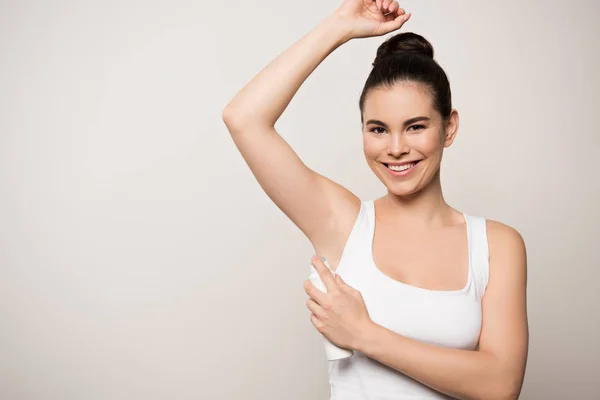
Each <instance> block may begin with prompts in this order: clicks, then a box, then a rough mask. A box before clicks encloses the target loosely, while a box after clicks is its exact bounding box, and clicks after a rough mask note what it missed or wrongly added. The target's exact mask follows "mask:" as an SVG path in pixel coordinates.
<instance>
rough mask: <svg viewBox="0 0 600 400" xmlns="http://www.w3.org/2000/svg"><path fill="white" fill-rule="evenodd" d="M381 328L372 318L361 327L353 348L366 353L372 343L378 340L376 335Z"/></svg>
mask: <svg viewBox="0 0 600 400" xmlns="http://www.w3.org/2000/svg"><path fill="white" fill-rule="evenodd" d="M381 328H382V327H381V326H380V325H377V324H376V323H375V322H373V321H372V320H369V321H368V322H366V323H365V324H364V325H363V326H362V327H361V328H360V329H359V331H358V334H357V335H356V337H355V341H354V344H353V346H352V348H353V349H354V350H358V351H360V352H361V353H365V354H366V353H367V351H368V349H369V348H370V346H371V344H372V343H374V342H376V337H377V335H378V332H379V330H380V329H381Z"/></svg>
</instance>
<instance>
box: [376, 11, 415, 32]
mask: <svg viewBox="0 0 600 400" xmlns="http://www.w3.org/2000/svg"><path fill="white" fill-rule="evenodd" d="M410 16H411V14H410V13H406V14H402V15H398V16H397V17H396V18H394V19H393V20H392V21H388V22H384V23H382V24H381V28H382V29H383V30H384V31H385V33H390V32H393V31H395V30H397V29H400V28H401V27H402V25H404V23H405V22H406V21H408V20H409V18H410ZM385 33H384V34H385Z"/></svg>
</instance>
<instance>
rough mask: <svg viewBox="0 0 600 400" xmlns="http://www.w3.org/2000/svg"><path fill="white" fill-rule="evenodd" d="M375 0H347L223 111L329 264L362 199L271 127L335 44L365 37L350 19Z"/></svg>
mask: <svg viewBox="0 0 600 400" xmlns="http://www.w3.org/2000/svg"><path fill="white" fill-rule="evenodd" d="M365 4H366V5H365ZM374 4H375V3H374V1H368V0H345V1H344V3H343V4H342V6H341V7H340V9H338V10H336V12H334V13H333V14H332V15H330V16H329V17H327V18H325V19H324V20H323V21H321V22H320V23H319V24H318V25H317V26H316V27H315V28H314V29H312V30H311V31H310V32H308V33H307V34H306V35H305V36H304V37H302V38H301V39H300V40H298V41H297V42H296V43H295V44H294V45H293V46H291V47H290V48H289V49H287V50H286V51H285V52H283V53H282V54H280V55H279V56H278V57H277V58H275V59H274V60H273V61H272V62H271V63H270V64H268V65H267V66H266V67H265V68H264V69H263V70H261V71H260V73H259V74H258V75H256V76H255V77H254V78H253V79H252V80H251V81H250V82H249V83H248V84H247V85H246V86H245V87H244V88H243V89H242V90H241V91H240V92H239V93H238V94H237V95H236V96H235V97H234V98H233V99H232V100H231V101H230V102H229V104H227V106H226V107H225V109H224V110H223V121H224V122H225V124H226V125H227V128H228V129H229V132H230V133H231V136H232V138H233V140H234V142H235V145H236V146H237V148H238V149H239V151H240V153H241V154H242V156H243V158H244V160H245V161H246V163H247V164H248V166H249V167H250V170H251V171H252V173H253V174H254V176H255V177H256V179H257V181H258V182H259V184H260V185H261V187H262V188H263V190H264V191H265V192H266V194H267V195H268V196H269V198H270V199H271V200H273V202H274V203H275V204H276V205H277V206H278V207H279V208H280V209H281V210H282V211H283V212H284V213H285V214H286V215H287V216H288V217H289V218H290V219H291V220H292V222H294V223H295V224H296V225H297V226H298V228H300V230H301V231H302V232H303V233H304V234H305V235H306V236H307V237H308V238H309V240H310V241H311V242H312V244H313V246H314V247H315V249H316V251H317V253H318V254H322V255H325V256H326V257H327V258H328V259H330V262H331V265H332V268H335V267H334V265H336V264H337V260H336V259H337V257H338V256H339V255H341V254H339V253H341V250H342V249H341V245H343V243H342V240H341V238H340V232H345V233H349V230H350V229H351V226H350V225H351V224H352V223H353V221H354V219H355V218H356V215H357V213H358V208H359V207H360V200H359V199H358V198H357V197H356V196H355V195H354V194H352V193H351V192H350V191H348V190H347V189H345V188H344V187H342V186H341V185H338V184H337V183H335V182H333V181H331V180H329V179H327V178H325V177H324V176H322V175H320V174H318V173H316V172H315V171H313V170H311V169H309V168H308V167H307V166H306V165H305V164H304V163H303V162H302V160H301V159H300V158H299V157H298V155H297V154H296V153H295V152H294V150H293V149H292V148H291V147H290V146H289V145H288V144H287V142H286V141H285V140H284V139H283V138H282V137H281V136H279V134H278V133H277V132H276V130H275V128H274V125H275V122H276V121H277V119H278V118H279V117H280V116H281V114H282V113H283V111H284V110H285V108H286V107H287V105H288V104H289V102H290V101H291V99H292V97H293V96H294V94H295V93H296V92H297V90H298V89H299V87H300V86H301V85H302V83H303V82H304V81H305V80H306V78H307V77H308V76H309V75H310V74H311V73H312V71H314V70H315V69H316V68H317V66H318V65H319V64H320V63H321V62H322V61H323V60H324V59H325V58H326V57H327V56H328V55H329V54H330V53H331V52H333V51H334V50H335V49H336V48H337V47H339V46H341V45H342V44H343V43H345V42H347V41H349V40H350V39H352V38H354V37H361V36H360V35H361V31H360V30H357V29H356V26H355V24H353V22H354V21H356V18H358V17H360V18H363V19H364V15H365V14H368V13H369V12H373V5H374ZM369 7H370V8H369ZM381 17H382V18H383V19H384V20H386V19H389V17H383V14H382V15H381ZM399 18H400V17H399ZM365 22H366V23H365ZM400 22H402V21H400V19H398V21H397V22H396V24H395V25H394V26H392V25H391V24H390V23H383V24H382V23H381V22H380V21H377V20H376V19H375V18H372V21H369V20H367V19H365V20H364V21H363V25H364V26H363V31H364V29H365V28H370V29H371V30H373V31H374V32H377V33H380V34H383V33H387V32H388V31H390V30H393V29H397V28H398V27H399V26H401V23H400ZM375 28H377V29H378V30H376V29H375ZM344 236H345V235H344ZM344 239H345V237H344ZM332 252H334V254H332Z"/></svg>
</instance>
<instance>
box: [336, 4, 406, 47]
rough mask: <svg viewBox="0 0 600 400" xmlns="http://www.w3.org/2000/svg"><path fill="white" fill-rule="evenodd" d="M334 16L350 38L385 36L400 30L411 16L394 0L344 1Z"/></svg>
mask: <svg viewBox="0 0 600 400" xmlns="http://www.w3.org/2000/svg"><path fill="white" fill-rule="evenodd" d="M335 14H336V15H337V16H338V17H340V18H341V21H343V23H344V24H345V25H346V28H347V29H348V30H349V31H350V36H351V37H352V38H365V37H371V36H382V35H385V34H387V33H390V32H393V31H395V30H397V29H400V27H401V26H402V25H404V23H405V22H406V21H408V19H409V18H410V16H411V14H410V13H406V12H405V11H404V9H402V8H400V5H399V4H398V2H397V1H395V0H344V2H343V3H342V5H341V6H340V8H338V9H337V10H336V11H335Z"/></svg>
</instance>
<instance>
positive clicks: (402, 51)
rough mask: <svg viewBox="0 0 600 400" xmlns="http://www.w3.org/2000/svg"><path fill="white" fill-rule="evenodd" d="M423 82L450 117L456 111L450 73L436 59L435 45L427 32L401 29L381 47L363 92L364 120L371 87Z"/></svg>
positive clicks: (437, 108) (437, 103)
mask: <svg viewBox="0 0 600 400" xmlns="http://www.w3.org/2000/svg"><path fill="white" fill-rule="evenodd" d="M402 81H410V82H419V83H421V84H423V85H425V87H427V88H428V89H429V90H430V93H431V96H432V100H433V107H434V108H435V109H436V110H437V111H438V112H439V113H440V114H441V115H442V118H443V119H444V120H446V119H447V118H448V117H450V113H451V111H452V98H451V97H452V96H451V93H450V83H449V82H448V77H447V76H446V73H445V72H444V70H443V69H442V67H440V65H439V64H438V63H437V62H436V61H435V60H434V59H433V46H431V43H429V41H427V39H425V38H424V37H423V36H421V35H418V34H416V33H412V32H403V33H398V34H396V35H394V36H391V37H390V38H388V39H387V40H386V41H385V42H383V43H382V44H381V45H380V46H379V48H378V49H377V56H376V57H375V61H374V62H373V69H372V70H371V73H370V74H369V77H368V78H367V81H366V83H365V87H364V88H363V91H362V94H361V95H360V100H359V108H360V114H361V117H360V119H361V122H363V117H362V114H363V108H364V104H365V98H366V97H367V93H368V92H369V90H370V89H373V88H377V87H382V86H384V87H392V86H393V85H394V83H396V82H402Z"/></svg>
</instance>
